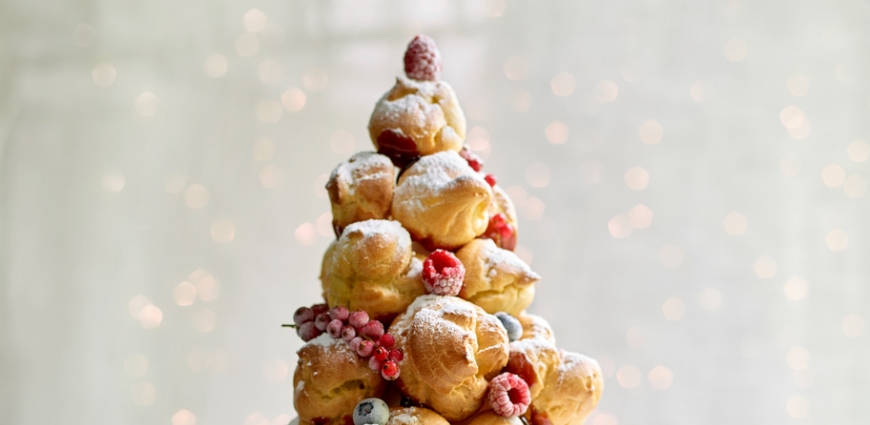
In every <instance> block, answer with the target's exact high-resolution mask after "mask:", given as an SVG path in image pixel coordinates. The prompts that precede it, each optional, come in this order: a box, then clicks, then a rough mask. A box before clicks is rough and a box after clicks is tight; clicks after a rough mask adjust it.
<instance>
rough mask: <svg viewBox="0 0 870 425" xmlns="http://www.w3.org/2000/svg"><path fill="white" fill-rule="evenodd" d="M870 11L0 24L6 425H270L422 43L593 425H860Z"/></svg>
mask: <svg viewBox="0 0 870 425" xmlns="http://www.w3.org/2000/svg"><path fill="white" fill-rule="evenodd" d="M868 18H870V6H868V3H867V2H865V1H836V2H835V1H828V2H817V1H809V0H796V1H753V2H750V1H710V2H693V1H670V2H666V1H660V0H644V1H626V2H610V1H598V0H594V1H582V2H576V1H560V2H517V1H504V0H487V1H469V2H466V1H446V0H444V1H426V2H403V1H375V0H366V1H363V0H343V1H313V0H311V1H276V0H258V1H244V0H225V1H220V2H211V1H203V0H190V1H168V0H144V1H129V0H128V1H105V0H104V1H100V0H82V1H76V2H63V1H57V0H26V1H25V0H7V1H4V2H2V3H0V161H2V166H0V167H2V168H0V173H2V174H0V179H2V181H0V182H2V185H0V214H2V216H0V219H2V234H0V235H2V236H0V243H2V245H0V250H2V251H0V252H2V256H0V278H2V293H0V302H2V304H0V305H2V307H0V308H2V310H0V347H2V350H0V362H2V364H0V423H4V424H20V425H31V424H57V423H65V424H142V425H145V424H170V423H171V424H173V425H194V424H199V425H206V424H237V425H270V424H271V425H282V424H283V423H285V422H287V421H289V419H290V418H291V417H293V416H294V415H295V413H294V410H293V405H292V395H293V387H292V374H293V369H294V367H295V362H296V356H295V350H296V349H298V348H299V347H300V340H299V339H298V338H297V337H296V336H295V334H294V332H293V331H292V330H288V329H282V328H280V327H279V324H281V323H286V322H289V321H290V320H292V312H293V311H294V309H295V308H296V307H297V306H300V305H302V304H306V305H307V304H311V303H314V302H316V301H317V300H318V297H319V294H320V290H319V282H318V279H317V276H318V272H319V263H320V260H321V256H322V253H323V251H324V250H325V249H326V247H327V245H328V243H329V242H330V240H332V238H333V236H332V234H331V233H332V231H331V229H330V227H329V220H330V217H329V215H328V211H329V203H328V200H327V197H326V193H325V191H324V190H323V185H324V183H325V180H326V176H327V174H328V173H329V172H330V171H331V170H332V168H333V167H334V166H335V165H336V164H337V163H338V162H340V161H342V160H344V159H346V158H348V157H349V156H350V155H351V154H352V153H353V152H355V151H360V150H367V149H371V143H370V141H369V139H368V136H367V132H366V124H367V122H368V117H369V114H370V112H371V110H372V107H373V106H374V103H375V101H376V100H377V99H378V97H379V96H380V95H381V94H382V93H383V92H385V91H386V90H387V89H389V87H390V86H391V85H392V83H393V79H394V77H395V76H396V75H397V74H399V73H400V72H401V57H402V56H401V55H402V52H403V51H404V46H405V45H406V43H407V42H408V41H409V40H410V39H411V37H412V36H413V35H414V34H416V33H419V32H423V33H427V34H429V35H431V36H432V37H434V38H435V39H436V40H437V42H438V44H439V46H440V48H441V52H442V55H443V58H444V79H445V80H446V81H448V82H449V83H451V84H452V85H453V87H454V88H455V90H456V93H457V94H458V96H459V98H460V101H461V102H462V105H463V107H464V108H465V111H466V115H467V117H468V120H469V137H468V139H469V143H470V145H471V146H472V148H473V149H474V150H476V151H477V152H478V153H479V154H480V155H481V156H483V157H485V158H486V160H487V165H486V170H488V171H489V172H492V173H494V174H495V175H496V176H497V177H498V178H499V181H500V183H501V184H502V185H503V186H504V187H506V188H509V191H510V193H511V194H512V196H513V197H514V201H515V202H516V203H517V206H518V209H519V211H520V245H521V246H520V247H519V248H518V249H517V251H518V252H519V253H520V255H521V256H522V257H523V258H525V259H526V260H527V261H529V262H530V263H531V264H532V267H533V268H534V269H535V270H536V271H537V272H538V273H540V274H541V275H542V276H543V277H544V279H543V281H541V282H540V283H539V286H538V295H537V298H536V300H535V303H534V304H533V305H532V307H531V311H533V312H535V313H538V314H541V315H543V316H544V317H545V318H547V319H549V320H550V322H551V323H552V325H553V327H554V328H555V330H556V335H557V338H558V342H559V344H560V346H561V347H563V348H565V349H569V350H572V351H579V352H582V353H585V354H588V355H590V356H593V357H595V358H596V359H598V361H599V362H600V363H601V366H602V368H603V371H604V374H605V376H606V388H605V391H604V396H603V399H602V400H601V403H600V405H599V406H598V409H597V410H596V412H594V413H593V415H592V416H591V417H590V419H589V421H588V422H587V423H589V424H591V425H617V424H623V425H628V424H663V425H664V424H668V425H670V424H687V425H688V424H711V425H712V424H723V425H724V424H734V423H746V424H772V423H774V424H827V423H830V424H859V423H867V418H868V417H870V404H868V403H867V399H868V393H870V363H868V362H867V359H868V358H870V342H868V338H870V329H866V328H865V327H866V322H867V321H868V320H870V301H868V300H870V286H868V283H870V282H868V280H870V262H868V261H867V258H868V255H870V228H868V213H870V209H868V199H870V196H867V195H866V194H865V190H866V186H867V179H870V168H868V161H867V158H868V155H870V146H868V144H867V143H866V142H864V141H861V140H862V139H863V140H870V119H868V118H870V105H868V98H870V90H868V89H870V87H868V79H867V75H868V65H870V61H868V56H867V55H868V51H870V50H868V48H870V46H868V40H870V33H868V28H870V26H868V25H867V22H868Z"/></svg>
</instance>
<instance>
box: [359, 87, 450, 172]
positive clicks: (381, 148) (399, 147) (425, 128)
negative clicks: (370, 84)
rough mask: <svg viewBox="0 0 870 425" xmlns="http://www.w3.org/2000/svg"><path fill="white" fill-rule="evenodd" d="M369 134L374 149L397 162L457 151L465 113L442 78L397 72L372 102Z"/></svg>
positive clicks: (403, 162)
mask: <svg viewBox="0 0 870 425" xmlns="http://www.w3.org/2000/svg"><path fill="white" fill-rule="evenodd" d="M369 135H370V136H371V138H372V142H373V143H374V145H375V148H376V149H377V150H378V152H380V153H383V154H384V155H387V156H388V157H390V159H393V160H394V162H397V165H400V166H401V165H404V164H405V163H407V162H408V161H409V160H411V159H413V158H414V157H417V156H425V155H431V154H434V153H436V152H442V151H446V150H452V151H457V152H458V151H459V150H460V149H461V148H462V144H463V141H464V140H465V115H464V114H463V113H462V108H461V107H460V106H459V101H458V100H457V99H456V94H455V93H454V92H453V88H452V87H450V85H449V84H447V83H446V82H444V81H419V80H413V79H410V78H407V77H404V76H401V77H397V78H396V84H395V85H394V86H393V88H392V89H390V91H388V92H387V93H386V94H384V96H383V97H381V99H380V100H378V103H377V104H376V105H375V109H374V111H373V112H372V116H371V119H370V120H369Z"/></svg>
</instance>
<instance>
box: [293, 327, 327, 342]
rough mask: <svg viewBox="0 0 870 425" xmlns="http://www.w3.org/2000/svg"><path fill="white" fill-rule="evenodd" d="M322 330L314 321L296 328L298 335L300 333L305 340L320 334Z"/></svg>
mask: <svg viewBox="0 0 870 425" xmlns="http://www.w3.org/2000/svg"><path fill="white" fill-rule="evenodd" d="M321 333H322V332H321V331H320V330H318V329H317V326H314V322H305V323H303V324H302V326H299V327H298V328H296V335H299V337H300V338H302V340H303V341H305V342H308V341H311V340H312V339H314V338H317V337H318V336H320V334H321Z"/></svg>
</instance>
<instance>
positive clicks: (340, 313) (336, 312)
mask: <svg viewBox="0 0 870 425" xmlns="http://www.w3.org/2000/svg"><path fill="white" fill-rule="evenodd" d="M348 314H350V312H348V311H347V307H344V306H338V307H333V308H332V310H329V317H330V318H331V319H333V320H341V321H342V322H343V321H345V320H347V316H348Z"/></svg>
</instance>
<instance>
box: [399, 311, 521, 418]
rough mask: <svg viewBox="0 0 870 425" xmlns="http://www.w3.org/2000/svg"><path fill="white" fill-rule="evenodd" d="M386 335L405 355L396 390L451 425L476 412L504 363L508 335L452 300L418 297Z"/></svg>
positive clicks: (488, 319)
mask: <svg viewBox="0 0 870 425" xmlns="http://www.w3.org/2000/svg"><path fill="white" fill-rule="evenodd" d="M389 332H390V334H392V335H393V336H394V337H395V340H396V342H395V346H396V347H398V348H399V349H401V350H402V351H403V352H404V359H403V360H402V361H401V362H400V365H399V366H400V368H401V371H402V373H401V377H400V378H399V379H398V380H397V381H396V385H397V386H398V388H399V389H400V390H401V391H402V393H404V394H405V395H406V396H407V397H409V398H411V399H413V400H415V401H416V402H418V403H421V404H423V405H426V406H429V407H431V408H432V409H433V410H435V411H436V412H438V413H440V414H441V415H442V416H444V418H445V419H447V420H448V421H452V422H456V421H461V420H463V419H466V418H468V417H470V416H471V415H473V414H474V413H475V412H477V410H478V409H480V407H481V406H482V405H483V401H484V397H485V396H486V390H487V386H488V380H489V379H492V377H493V376H495V375H497V374H498V373H499V372H500V371H501V369H502V368H503V367H504V366H505V364H506V363H507V360H508V339H507V334H506V333H505V330H504V328H503V327H502V326H501V324H500V322H499V320H498V319H497V318H495V316H492V315H490V314H487V313H486V312H485V311H483V309H481V308H480V307H477V306H475V305H474V304H471V303H469V302H467V301H465V300H462V299H459V298H456V297H450V296H438V295H426V296H422V297H420V298H418V299H417V300H416V301H414V303H413V304H412V305H411V306H410V307H408V310H407V311H405V312H404V313H402V314H401V315H399V317H397V318H396V320H395V321H394V322H393V324H392V326H390V329H389Z"/></svg>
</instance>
